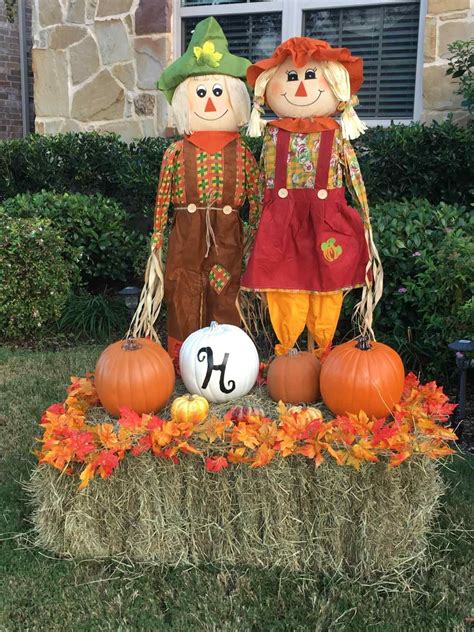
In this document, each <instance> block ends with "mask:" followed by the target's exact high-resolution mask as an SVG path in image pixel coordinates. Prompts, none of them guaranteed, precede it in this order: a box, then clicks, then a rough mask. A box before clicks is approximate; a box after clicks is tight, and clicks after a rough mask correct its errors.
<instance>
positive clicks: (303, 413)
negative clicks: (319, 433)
mask: <svg viewBox="0 0 474 632" xmlns="http://www.w3.org/2000/svg"><path fill="white" fill-rule="evenodd" d="M288 412H289V413H291V414H293V415H297V417H298V419H302V420H304V421H306V422H307V423H309V422H311V421H314V420H315V419H321V420H322V419H323V413H322V412H321V411H320V410H319V408H314V407H312V406H308V407H306V406H290V408H288Z"/></svg>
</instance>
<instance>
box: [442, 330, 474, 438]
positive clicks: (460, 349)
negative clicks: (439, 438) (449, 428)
mask: <svg viewBox="0 0 474 632" xmlns="http://www.w3.org/2000/svg"><path fill="white" fill-rule="evenodd" d="M448 347H449V349H451V351H455V352H456V366H457V368H458V370H459V385H458V394H457V402H458V404H459V405H458V407H457V408H456V411H455V412H454V415H453V420H454V426H455V430H456V432H457V435H458V437H459V438H460V439H461V438H462V433H463V421H464V418H465V416H466V381H467V371H468V369H472V368H474V358H473V357H472V355H471V354H472V353H473V352H474V340H470V339H468V338H462V339H460V340H455V341H454V342H451V343H450V344H449V345H448Z"/></svg>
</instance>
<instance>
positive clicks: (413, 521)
mask: <svg viewBox="0 0 474 632" xmlns="http://www.w3.org/2000/svg"><path fill="white" fill-rule="evenodd" d="M29 490H30V493H31V498H32V502H33V505H34V511H33V523H34V527H35V531H36V543H37V544H38V545H39V546H41V547H44V548H46V549H49V550H50V551H53V552H54V553H56V554H59V555H66V554H69V555H72V556H73V557H76V558H91V557H92V558H102V557H111V556H119V555H126V556H127V557H128V558H130V559H132V560H136V561H146V562H152V563H158V564H163V565H176V564H185V565H188V564H191V565H194V564H200V563H209V562H210V563H216V564H219V565H237V564H246V565H256V566H259V567H263V568H270V567H282V568H286V569H288V570H293V571H311V572H313V571H319V572H321V571H322V572H324V573H329V574H332V573H334V572H345V573H349V574H351V575H358V576H359V577H370V576H372V575H374V574H376V573H377V574H379V573H383V574H396V575H400V574H403V573H406V572H409V571H411V570H413V569H415V568H416V567H417V565H418V564H419V563H421V562H422V561H423V559H424V556H425V553H426V547H427V536H428V533H429V529H430V525H431V522H432V519H433V516H434V514H435V510H436V507H437V504H438V500H439V498H440V496H441V494H442V492H443V484H442V481H441V477H440V475H439V473H438V469H437V466H436V464H435V463H434V462H433V461H430V460H428V459H426V458H424V457H422V456H420V457H414V458H412V459H409V460H408V461H406V462H404V463H403V464H402V465H401V466H399V467H398V468H395V469H393V470H388V469H387V467H386V465H385V464H382V463H377V464H366V465H364V466H363V467H362V468H361V470H360V471H359V472H356V471H355V470H353V469H352V468H350V467H340V466H338V465H336V464H335V462H333V461H326V462H324V463H323V464H322V465H321V466H320V467H319V468H317V469H316V468H315V467H314V464H313V463H312V462H309V461H308V460H307V459H304V458H303V457H301V458H300V457H290V458H287V459H275V460H274V461H272V462H271V463H270V464H269V465H267V466H266V467H264V468H261V469H257V470H252V469H250V468H248V467H246V466H245V465H243V466H239V465H237V466H232V467H230V468H228V469H226V470H223V471H221V472H220V473H218V474H213V473H209V472H207V471H206V470H205V469H204V467H203V462H202V459H201V458H199V457H195V456H192V455H186V457H183V458H182V459H181V463H180V464H179V465H173V464H172V463H171V462H170V461H168V460H166V459H160V458H155V457H153V456H151V455H149V454H143V455H141V456H140V457H133V456H127V457H126V458H125V459H124V460H123V462H122V463H121V464H120V467H119V468H118V469H117V471H116V472H115V473H114V474H113V476H111V477H110V478H109V479H106V480H102V479H94V481H93V482H92V483H91V485H90V486H89V487H87V488H86V489H84V490H83V491H81V492H78V491H77V479H76V478H73V477H68V476H64V475H62V474H61V473H60V472H58V471H57V470H54V469H53V468H51V467H49V466H47V465H41V466H38V467H37V468H36V469H35V470H34V472H33V475H32V478H31V481H30V483H29Z"/></svg>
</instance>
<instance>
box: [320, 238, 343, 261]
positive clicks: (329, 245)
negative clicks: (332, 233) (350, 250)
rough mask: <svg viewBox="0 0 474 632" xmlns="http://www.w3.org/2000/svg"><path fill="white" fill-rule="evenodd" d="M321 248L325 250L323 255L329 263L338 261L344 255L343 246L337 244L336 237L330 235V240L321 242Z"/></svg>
mask: <svg viewBox="0 0 474 632" xmlns="http://www.w3.org/2000/svg"><path fill="white" fill-rule="evenodd" d="M321 250H322V251H323V257H324V258H325V259H326V261H329V263H332V262H333V261H336V259H339V257H340V256H341V255H342V246H338V245H337V244H336V239H335V238H334V237H330V238H329V239H328V240H326V241H323V243H322V244H321Z"/></svg>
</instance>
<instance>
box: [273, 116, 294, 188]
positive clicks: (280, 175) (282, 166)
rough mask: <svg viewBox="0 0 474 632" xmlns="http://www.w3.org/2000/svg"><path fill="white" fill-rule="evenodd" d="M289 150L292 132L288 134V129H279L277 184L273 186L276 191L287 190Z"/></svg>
mask: <svg viewBox="0 0 474 632" xmlns="http://www.w3.org/2000/svg"><path fill="white" fill-rule="evenodd" d="M289 148H290V132H287V131H286V129H281V128H278V132H277V142H276V157H275V182H274V184H273V186H274V188H275V189H276V190H278V189H285V188H286V178H287V172H288V151H289Z"/></svg>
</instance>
